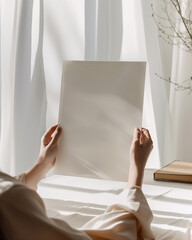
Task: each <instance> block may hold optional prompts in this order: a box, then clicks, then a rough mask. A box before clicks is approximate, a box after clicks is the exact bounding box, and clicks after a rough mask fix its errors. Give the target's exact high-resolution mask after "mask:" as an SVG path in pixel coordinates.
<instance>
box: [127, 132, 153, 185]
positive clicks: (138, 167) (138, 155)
mask: <svg viewBox="0 0 192 240" xmlns="http://www.w3.org/2000/svg"><path fill="white" fill-rule="evenodd" d="M152 149H153V141H152V139H151V136H150V134H149V131H148V130H147V129H145V128H142V129H141V130H140V129H139V128H136V129H135V130H134V135H133V141H132V145H131V148H130V169H129V180H128V183H129V185H130V186H142V182H143V174H144V169H145V165H146V162H147V159H148V157H149V154H150V153H151V150H152Z"/></svg>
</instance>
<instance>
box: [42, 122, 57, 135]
mask: <svg viewBox="0 0 192 240" xmlns="http://www.w3.org/2000/svg"><path fill="white" fill-rule="evenodd" d="M57 127H58V124H56V125H54V126H52V127H50V128H49V129H48V130H47V131H46V133H45V137H46V136H51V135H52V134H53V133H54V132H55V130H56V128H57Z"/></svg>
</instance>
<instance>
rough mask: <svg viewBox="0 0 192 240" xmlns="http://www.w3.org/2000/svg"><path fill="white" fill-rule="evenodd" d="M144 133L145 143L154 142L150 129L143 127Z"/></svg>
mask: <svg viewBox="0 0 192 240" xmlns="http://www.w3.org/2000/svg"><path fill="white" fill-rule="evenodd" d="M142 132H143V135H144V143H149V144H152V143H153V142H152V139H151V135H150V133H149V130H148V129H145V128H143V131H142Z"/></svg>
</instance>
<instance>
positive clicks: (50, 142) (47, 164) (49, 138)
mask: <svg viewBox="0 0 192 240" xmlns="http://www.w3.org/2000/svg"><path fill="white" fill-rule="evenodd" d="M60 136H61V127H59V126H58V125H55V126H53V127H51V128H50V129H49V130H48V131H47V132H46V133H45V134H44V135H43V137H42V138H41V149H40V153H39V157H38V160H37V164H40V165H42V166H43V168H44V170H45V172H47V171H49V170H50V169H51V168H52V167H54V165H55V162H56V155H57V143H58V140H59V138H60Z"/></svg>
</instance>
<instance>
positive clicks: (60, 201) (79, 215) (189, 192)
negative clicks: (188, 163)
mask: <svg viewBox="0 0 192 240" xmlns="http://www.w3.org/2000/svg"><path fill="white" fill-rule="evenodd" d="M153 172H154V171H153V170H146V172H145V178H144V185H143V192H144V193H145V195H146V197H147V200H148V203H149V205H150V207H151V209H152V211H153V214H154V219H153V222H152V231H153V233H154V235H155V239H159V240H162V239H164V240H165V239H174V240H183V239H185V240H192V232H190V226H192V185H191V184H181V183H168V182H156V181H153V175H152V174H153ZM126 184H127V183H125V182H118V181H108V180H99V179H90V178H81V177H71V176H62V175H53V176H51V177H49V178H46V179H44V180H42V181H41V183H40V184H39V186H38V193H39V194H40V196H41V197H42V198H43V200H44V202H45V206H46V209H47V212H48V216H49V217H55V218H59V219H63V220H65V221H66V222H68V223H69V224H70V225H72V226H73V227H77V228H79V227H81V226H82V225H84V223H86V222H87V221H89V220H90V219H92V218H93V217H95V216H97V215H99V214H101V213H103V212H104V211H105V209H106V207H107V206H108V205H109V204H111V203H113V202H114V201H115V199H116V197H117V195H118V194H119V193H120V192H121V191H122V190H123V189H124V188H125V187H126ZM191 231H192V230H191Z"/></svg>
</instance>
